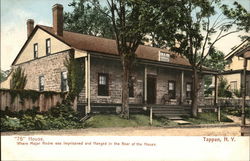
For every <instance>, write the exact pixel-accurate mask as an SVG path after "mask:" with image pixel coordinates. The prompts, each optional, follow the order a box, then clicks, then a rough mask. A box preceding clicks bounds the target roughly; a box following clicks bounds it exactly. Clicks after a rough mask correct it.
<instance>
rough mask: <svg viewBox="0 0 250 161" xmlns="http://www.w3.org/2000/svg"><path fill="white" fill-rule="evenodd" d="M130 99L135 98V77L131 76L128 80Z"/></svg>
mask: <svg viewBox="0 0 250 161" xmlns="http://www.w3.org/2000/svg"><path fill="white" fill-rule="evenodd" d="M128 93H129V97H134V77H132V76H130V77H129V80H128Z"/></svg>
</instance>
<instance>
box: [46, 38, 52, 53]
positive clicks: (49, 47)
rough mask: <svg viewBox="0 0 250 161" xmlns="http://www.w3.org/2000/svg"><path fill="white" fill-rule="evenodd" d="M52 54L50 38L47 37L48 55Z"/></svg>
mask: <svg viewBox="0 0 250 161" xmlns="http://www.w3.org/2000/svg"><path fill="white" fill-rule="evenodd" d="M49 54H51V45H50V39H46V55H49Z"/></svg>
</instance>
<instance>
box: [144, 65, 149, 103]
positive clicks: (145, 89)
mask: <svg viewBox="0 0 250 161" xmlns="http://www.w3.org/2000/svg"><path fill="white" fill-rule="evenodd" d="M147 73H148V70H147V66H145V68H144V103H145V104H147Z"/></svg>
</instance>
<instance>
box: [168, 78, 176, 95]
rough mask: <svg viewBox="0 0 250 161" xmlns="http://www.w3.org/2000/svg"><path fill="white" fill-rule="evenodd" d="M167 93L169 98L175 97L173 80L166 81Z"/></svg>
mask: <svg viewBox="0 0 250 161" xmlns="http://www.w3.org/2000/svg"><path fill="white" fill-rule="evenodd" d="M168 95H169V98H170V99H175V95H176V87H175V81H168Z"/></svg>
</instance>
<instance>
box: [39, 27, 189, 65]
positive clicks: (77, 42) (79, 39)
mask: <svg viewBox="0 0 250 161" xmlns="http://www.w3.org/2000/svg"><path fill="white" fill-rule="evenodd" d="M38 27H39V28H41V29H43V30H44V31H46V32H48V33H50V34H51V35H53V36H55V37H56V38H58V39H60V40H61V41H63V42H64V43H66V44H68V45H69V46H71V47H73V48H76V49H79V50H85V51H92V52H99V53H104V54H113V55H118V51H117V45H116V41H115V40H112V39H107V38H102V37H96V36H90V35H85V34H79V33H74V32H69V31H63V36H58V35H56V34H55V32H54V30H53V28H52V27H48V26H42V25H38ZM159 51H163V52H167V53H169V54H170V55H172V56H170V63H174V64H179V65H188V66H190V63H189V62H188V60H187V59H185V58H184V57H183V56H182V55H180V54H177V53H174V52H171V51H169V50H167V49H160V48H155V47H150V46H145V45H139V47H138V48H137V50H136V55H137V57H138V58H141V59H148V60H154V61H158V59H159V58H158V53H159Z"/></svg>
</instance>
